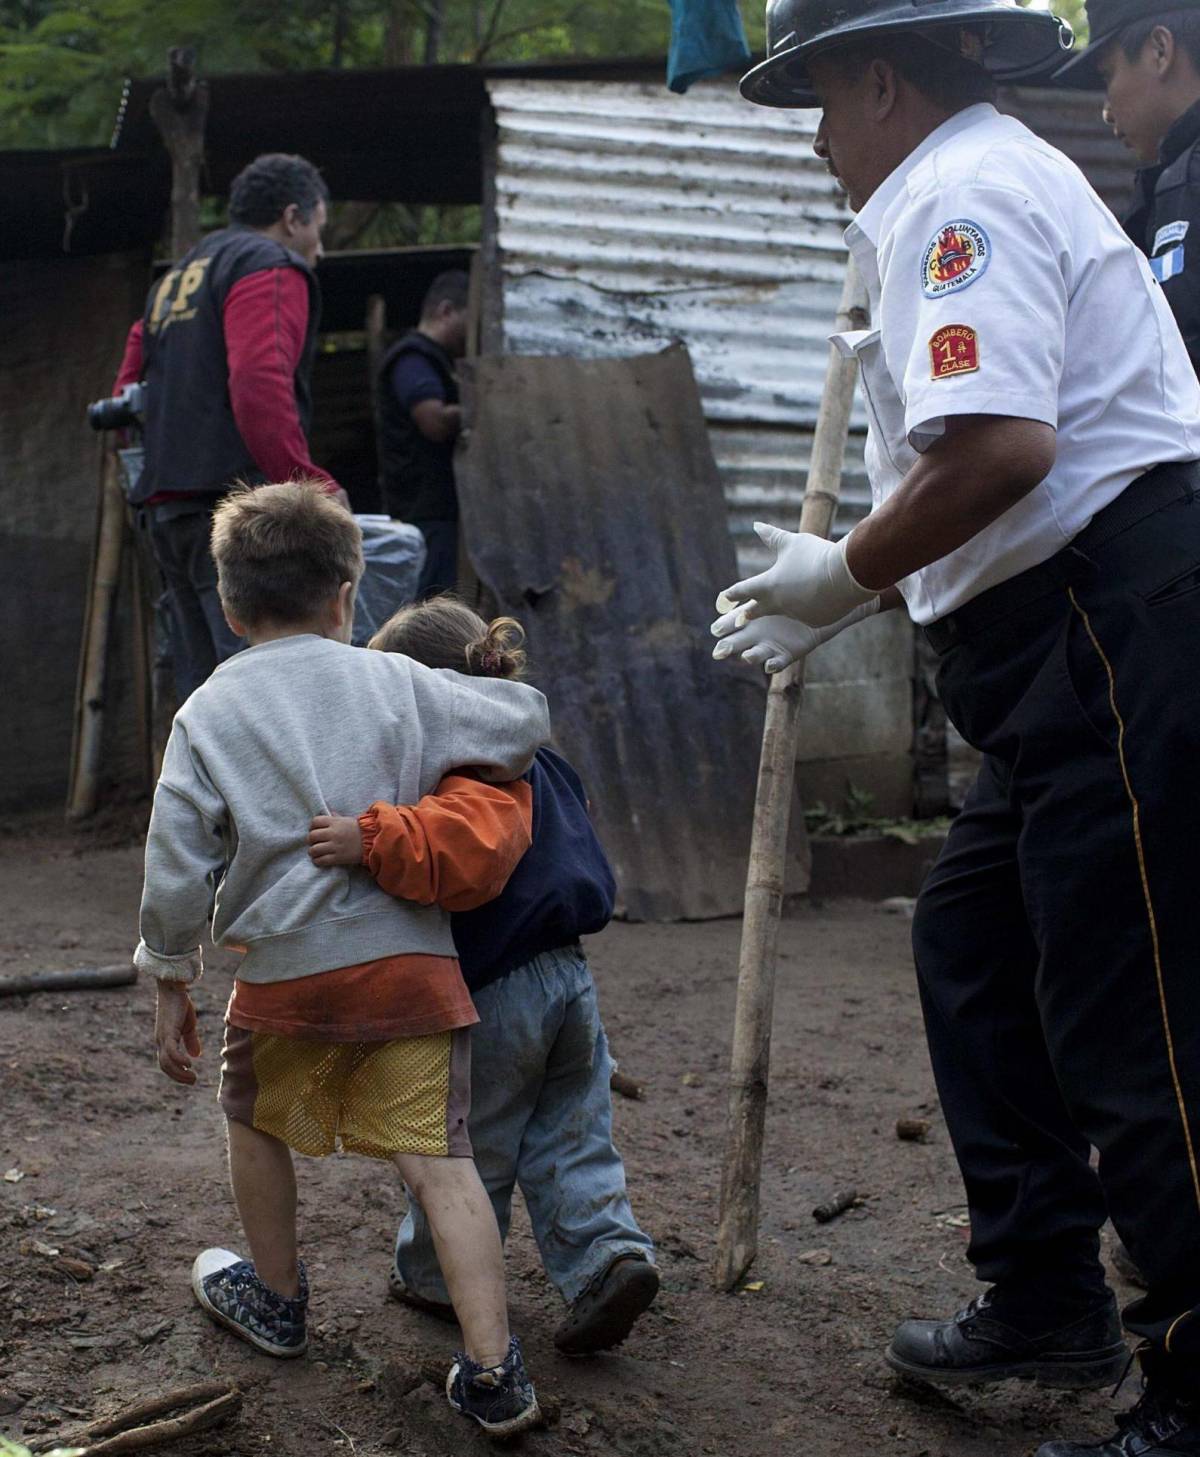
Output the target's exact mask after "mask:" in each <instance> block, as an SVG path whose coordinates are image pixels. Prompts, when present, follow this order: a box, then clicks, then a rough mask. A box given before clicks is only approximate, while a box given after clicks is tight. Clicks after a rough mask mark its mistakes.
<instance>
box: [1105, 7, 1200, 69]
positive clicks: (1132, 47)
mask: <svg viewBox="0 0 1200 1457" xmlns="http://www.w3.org/2000/svg"><path fill="white" fill-rule="evenodd" d="M1160 25H1161V26H1162V27H1163V29H1164V30H1169V31H1170V32H1171V34H1172V35H1173V36H1174V37H1175V44H1176V45H1178V46H1182V47H1183V49H1184V52H1185V54H1186V55H1187V58H1188V60H1189V61H1191V63H1192V65H1193V66H1194V67H1195V69H1196V70H1197V71H1200V10H1167V11H1164V12H1163V13H1162V14H1161V15H1151V16H1149V17H1148V18H1147V19H1145V20H1135V21H1134V22H1133V24H1132V25H1127V26H1126V27H1125V29H1124V30H1123V31H1122V32H1121V33H1120V35H1119V36H1118V37H1117V43H1118V44H1119V45H1120V47H1121V49H1122V50H1123V51H1124V52H1125V59H1126V60H1129V61H1136V60H1137V58H1138V57H1139V56H1140V55H1141V53H1142V49H1143V47H1144V46H1145V44H1146V42H1147V41H1148V40H1149V39H1150V37H1151V35H1152V34H1153V33H1154V30H1155V28H1156V27H1157V26H1160Z"/></svg>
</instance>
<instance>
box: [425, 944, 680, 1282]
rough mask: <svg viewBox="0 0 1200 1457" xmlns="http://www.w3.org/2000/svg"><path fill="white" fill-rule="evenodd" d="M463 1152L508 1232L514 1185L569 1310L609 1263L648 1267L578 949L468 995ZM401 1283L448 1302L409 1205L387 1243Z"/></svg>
mask: <svg viewBox="0 0 1200 1457" xmlns="http://www.w3.org/2000/svg"><path fill="white" fill-rule="evenodd" d="M474 1000H475V1008H476V1011H478V1013H479V1018H480V1020H479V1024H478V1026H475V1027H473V1028H472V1029H471V1116H470V1130H471V1142H472V1144H473V1146H474V1149H475V1163H476V1165H477V1166H478V1169H479V1175H480V1178H481V1179H482V1180H483V1183H484V1187H485V1188H486V1189H487V1191H488V1194H489V1196H490V1197H491V1201H492V1206H493V1208H494V1209H495V1211H496V1222H497V1223H498V1224H499V1226H500V1236H501V1238H502V1239H503V1238H505V1237H506V1236H507V1234H508V1226H509V1220H510V1216H511V1213H512V1194H513V1186H514V1184H520V1186H521V1192H522V1193H523V1194H524V1196H525V1203H526V1205H527V1206H528V1209H529V1218H530V1222H531V1223H532V1225H533V1234H534V1238H535V1239H536V1240H537V1244H538V1249H539V1250H540V1251H541V1256H542V1263H543V1265H544V1266H545V1269H546V1274H547V1275H548V1276H549V1278H550V1279H551V1281H553V1283H554V1284H555V1285H556V1286H557V1288H558V1290H559V1292H560V1294H561V1295H562V1297H563V1299H564V1300H566V1301H567V1302H568V1303H570V1302H572V1301H574V1300H575V1299H576V1298H577V1297H578V1296H579V1295H580V1294H582V1292H583V1291H584V1290H585V1289H586V1288H587V1286H588V1285H589V1284H590V1283H591V1282H592V1281H593V1280H594V1279H595V1278H596V1277H597V1276H598V1275H601V1274H602V1273H603V1272H604V1271H605V1270H606V1269H607V1268H608V1266H609V1265H610V1264H611V1263H612V1261H613V1260H615V1259H616V1258H617V1257H618V1256H619V1255H629V1254H633V1255H641V1256H643V1257H644V1258H646V1259H648V1260H653V1258H654V1246H653V1244H652V1243H651V1241H650V1238H649V1236H647V1235H645V1234H643V1233H642V1231H641V1230H640V1229H639V1228H638V1226H637V1224H636V1222H635V1221H634V1217H633V1211H632V1210H631V1209H630V1207H629V1199H628V1196H627V1195H626V1192H625V1167H624V1165H623V1164H622V1162H621V1156H620V1154H619V1153H618V1152H617V1150H616V1149H615V1148H614V1147H613V1141H612V1097H611V1094H610V1092H609V1086H608V1083H609V1078H610V1077H611V1075H612V1067H613V1063H612V1059H611V1058H610V1057H609V1055H608V1041H607V1039H606V1038H605V1036H604V1028H603V1026H602V1025H601V1022H600V1012H599V1009H598V1007H597V1005H596V987H595V984H594V982H593V981H592V974H591V972H590V971H589V969H588V964H587V960H586V958H585V957H584V955H583V953H582V951H581V950H580V949H579V948H578V947H563V948H562V949H561V950H557V951H548V952H546V953H544V954H543V955H541V956H535V957H534V958H533V960H532V961H527V962H526V963H525V964H524V965H523V966H519V967H517V969H516V970H515V971H512V972H510V973H509V974H508V975H507V976H505V977H501V978H500V980H499V981H495V982H492V983H491V985H489V986H486V987H484V988H483V989H482V990H481V991H478V992H475V993H474ZM396 1268H397V1269H398V1271H399V1273H400V1277H401V1279H402V1280H403V1281H404V1283H405V1284H406V1285H407V1286H408V1287H409V1289H410V1290H412V1291H414V1292H415V1293H416V1294H418V1295H422V1296H424V1297H425V1298H426V1299H427V1300H439V1301H448V1300H449V1296H448V1295H447V1293H446V1286H445V1282H444V1281H443V1279H442V1272H441V1270H440V1269H439V1267H438V1262H437V1255H436V1254H435V1253H434V1249H433V1240H432V1238H431V1236H430V1232H429V1224H428V1222H427V1221H426V1219H425V1216H424V1214H423V1213H422V1212H421V1209H420V1206H419V1205H417V1204H416V1203H415V1202H413V1201H412V1200H411V1198H410V1201H409V1212H408V1214H407V1215H406V1216H405V1218H404V1222H403V1223H402V1224H401V1226H400V1231H399V1234H398V1235H397V1237H396Z"/></svg>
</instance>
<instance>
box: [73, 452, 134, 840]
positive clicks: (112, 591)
mask: <svg viewBox="0 0 1200 1457" xmlns="http://www.w3.org/2000/svg"><path fill="white" fill-rule="evenodd" d="M117 471H118V466H117V456H116V452H115V451H114V450H113V449H112V448H111V446H110V445H109V443H108V442H107V441H105V443H104V447H103V450H102V453H101V457H100V499H99V505H98V507H97V511H96V537H95V546H94V547H93V554H92V573H91V581H90V583H89V585H88V600H87V610H86V614H85V616H84V622H83V651H82V653H81V654H80V658H79V681H78V684H77V685H76V689H75V735H74V743H73V745H72V752H71V781H70V788H69V791H68V795H67V818H68V819H71V820H81V819H85V818H86V817H87V816H88V815H90V814H93V813H95V809H96V802H97V799H98V798H99V793H100V757H101V750H102V748H103V736H104V689H105V682H106V678H107V673H108V641H109V637H110V636H111V632H112V623H113V612H114V608H115V605H116V595H117V584H118V583H119V582H120V579H121V552H122V549H123V547H124V545H125V498H124V496H123V495H122V493H121V483H120V479H119V477H118V474H117Z"/></svg>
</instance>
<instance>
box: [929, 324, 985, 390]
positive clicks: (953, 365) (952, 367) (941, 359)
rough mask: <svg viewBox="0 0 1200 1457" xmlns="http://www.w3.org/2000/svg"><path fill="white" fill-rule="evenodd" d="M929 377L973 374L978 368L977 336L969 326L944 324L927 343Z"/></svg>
mask: <svg viewBox="0 0 1200 1457" xmlns="http://www.w3.org/2000/svg"><path fill="white" fill-rule="evenodd" d="M929 365H930V375H931V378H933V379H948V378H949V377H950V376H951V375H952V374H974V373H975V371H976V370H977V369H978V368H979V335H978V334H976V332H975V330H974V329H972V328H971V326H970V324H946V325H944V326H943V327H942V328H940V329H939V330H938V331H937V333H936V334H935V335H934V336H933V338H932V339H930V341H929Z"/></svg>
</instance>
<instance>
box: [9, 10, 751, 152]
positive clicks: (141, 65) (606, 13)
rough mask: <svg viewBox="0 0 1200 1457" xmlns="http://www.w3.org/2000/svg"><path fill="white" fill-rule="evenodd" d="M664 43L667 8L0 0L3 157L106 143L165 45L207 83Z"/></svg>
mask: <svg viewBox="0 0 1200 1457" xmlns="http://www.w3.org/2000/svg"><path fill="white" fill-rule="evenodd" d="M746 4H747V9H748V10H753V11H755V12H756V13H757V12H758V10H759V5H758V4H757V0H746ZM758 28H759V30H760V31H761V26H759V27H758ZM669 33H670V15H669V11H668V7H667V0H152V3H147V0H0V147H67V146H95V145H103V144H105V143H107V141H108V140H109V137H110V135H111V131H112V124H113V120H114V118H115V116H116V113H117V106H118V103H119V100H120V95H121V84H122V81H123V79H124V77H126V76H129V75H153V74H158V73H160V72H161V71H162V70H163V68H164V63H165V56H166V52H167V50H168V49H169V47H171V46H173V45H192V46H195V48H196V51H197V55H198V62H199V68H200V70H201V71H202V72H207V73H209V74H210V75H211V74H215V73H217V72H221V71H257V70H268V71H279V70H308V69H315V68H319V67H325V66H385V65H392V66H394V65H411V64H422V63H427V62H437V61H443V62H444V61H479V60H489V61H513V60H533V59H555V58H558V59H565V58H570V57H575V56H600V55H604V56H649V55H662V54H665V51H666V46H667V40H668V36H669Z"/></svg>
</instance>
